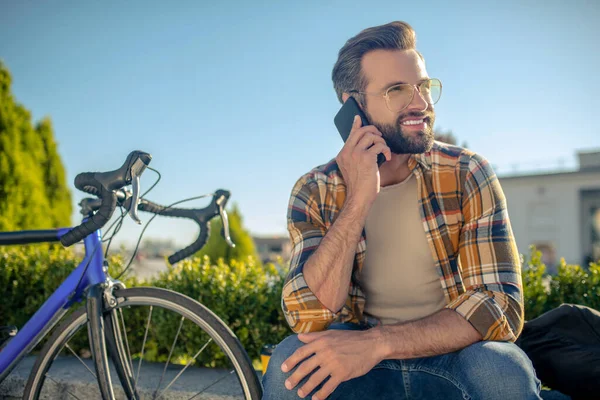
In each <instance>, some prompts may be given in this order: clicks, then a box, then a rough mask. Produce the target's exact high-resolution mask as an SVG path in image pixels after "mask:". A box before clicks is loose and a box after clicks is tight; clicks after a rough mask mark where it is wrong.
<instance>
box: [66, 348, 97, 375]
mask: <svg viewBox="0 0 600 400" xmlns="http://www.w3.org/2000/svg"><path fill="white" fill-rule="evenodd" d="M65 347H66V348H67V349H69V351H70V352H71V353H73V355H74V356H75V357H77V359H78V360H79V362H80V363H82V364H83V366H84V367H85V369H87V370H88V371H90V374H92V376H93V377H94V378H96V374H95V373H94V372H93V371H92V370H91V369H90V367H88V366H87V365H86V364H85V363H84V362H83V360H82V359H81V358H80V357H79V356H78V355H77V353H75V352H74V351H73V349H72V348H71V346H69V343H67V344H65ZM96 379H97V378H96Z"/></svg>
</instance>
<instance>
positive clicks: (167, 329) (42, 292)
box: [0, 245, 291, 367]
mask: <svg viewBox="0 0 600 400" xmlns="http://www.w3.org/2000/svg"><path fill="white" fill-rule="evenodd" d="M80 260H81V255H77V254H75V252H74V251H73V250H71V249H64V248H62V247H60V246H56V245H52V246H48V245H36V246H8V247H0V285H1V287H4V288H5V290H4V298H3V299H2V301H1V302H0V325H16V326H18V327H22V326H23V325H24V324H25V322H27V320H28V319H29V318H30V317H31V316H32V315H33V314H34V313H35V311H36V310H37V309H38V308H39V307H40V306H41V305H42V304H43V302H44V301H45V300H46V299H47V298H48V297H49V296H50V295H51V294H52V293H53V292H54V291H55V290H56V289H57V288H58V286H59V285H60V283H61V282H62V281H63V280H64V279H65V278H66V277H67V276H68V275H69V274H70V273H71V272H72V271H73V270H74V269H75V268H76V267H77V265H78V264H79V262H80ZM109 263H110V268H109V270H110V273H111V275H112V276H117V274H118V273H119V271H121V270H122V268H123V260H122V258H120V257H119V256H113V257H111V258H110V260H109ZM283 279H284V274H283V272H280V271H279V270H277V268H276V267H275V266H274V265H272V264H266V265H261V264H258V263H255V262H254V261H253V259H252V258H248V261H245V262H241V261H235V260H232V261H231V262H230V263H229V264H227V263H225V262H224V261H223V260H219V261H218V262H217V263H211V262H210V261H209V259H208V257H204V258H193V259H191V260H185V261H182V262H181V263H179V264H177V265H176V266H174V267H169V268H168V269H167V270H166V271H165V272H163V273H162V274H160V275H159V276H158V277H157V278H155V279H152V280H150V281H147V282H141V281H138V280H137V279H136V278H135V277H128V278H126V279H124V280H123V279H122V281H124V283H125V285H126V286H127V287H133V286H141V285H143V286H157V287H163V288H166V289H170V290H173V291H176V292H180V293H183V294H185V295H187V296H189V297H191V298H193V299H195V300H198V301H200V302H201V303H202V304H203V305H205V306H206V307H208V308H209V309H210V310H211V311H212V312H214V313H215V314H217V315H218V316H219V317H220V318H221V319H223V320H224V321H225V323H226V324H227V325H228V326H229V327H230V328H231V329H232V330H233V332H234V333H235V334H236V335H237V336H238V338H239V339H240V341H241V343H242V345H243V346H244V348H245V349H246V351H247V352H248V354H249V355H250V357H251V358H253V359H258V358H259V354H260V348H261V347H262V345H264V344H267V343H278V342H279V341H281V340H283V338H285V337H286V336H287V335H289V334H290V333H291V331H290V330H289V328H288V327H287V324H286V323H285V320H284V317H283V314H282V311H281V306H280V298H281V288H282V285H283ZM148 311H149V308H140V307H132V308H131V309H125V310H124V311H123V313H124V317H125V320H126V326H127V334H128V337H129V339H130V344H132V345H133V346H136V345H137V346H139V348H137V347H134V348H132V349H131V353H132V355H133V356H134V358H135V356H136V355H139V354H141V351H142V349H141V343H142V342H143V336H144V327H145V324H146V321H147V318H148ZM179 322H180V320H179V319H178V318H176V316H175V315H174V314H173V313H164V312H161V311H160V310H158V309H154V311H153V314H152V325H151V328H152V329H151V332H150V333H149V335H148V338H147V341H146V346H145V349H144V359H146V360H148V361H165V360H166V359H167V357H168V351H169V349H170V348H171V344H172V341H173V338H174V337H175V334H176V331H177V329H178V326H179ZM181 335H183V337H185V339H186V340H180V341H179V343H178V346H177V347H176V348H175V350H174V355H173V359H174V360H179V361H180V362H186V361H187V359H185V356H189V355H193V354H195V353H196V351H198V350H199V348H200V347H201V346H202V345H203V344H204V343H206V340H207V338H206V337H205V336H203V333H202V332H201V331H199V330H198V329H197V328H196V327H195V326H193V325H192V324H189V326H188V325H186V326H184V329H182V331H181ZM69 344H70V346H71V348H73V350H74V351H76V352H77V353H79V354H85V353H87V354H89V352H88V351H87V350H86V349H87V348H88V344H87V336H86V335H85V332H82V333H81V334H79V333H78V334H77V335H75V336H74V337H73V338H72V339H71V340H70V342H69ZM197 361H198V362H199V363H200V364H201V365H206V366H213V367H216V366H223V365H224V353H222V352H221V351H220V350H219V349H217V348H216V347H214V345H212V344H211V345H210V346H209V347H208V348H207V349H206V350H205V351H204V352H203V353H202V354H201V355H200V356H199V357H198V359H197Z"/></svg>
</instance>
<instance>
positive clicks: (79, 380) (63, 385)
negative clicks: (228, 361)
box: [0, 357, 244, 400]
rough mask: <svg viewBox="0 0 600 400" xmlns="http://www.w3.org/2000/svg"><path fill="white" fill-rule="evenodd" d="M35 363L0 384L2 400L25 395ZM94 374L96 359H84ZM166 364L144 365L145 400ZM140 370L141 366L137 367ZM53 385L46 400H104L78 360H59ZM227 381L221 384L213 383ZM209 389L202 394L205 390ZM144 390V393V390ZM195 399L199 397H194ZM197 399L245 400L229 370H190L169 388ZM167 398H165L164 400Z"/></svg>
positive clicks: (171, 372)
mask: <svg viewBox="0 0 600 400" xmlns="http://www.w3.org/2000/svg"><path fill="white" fill-rule="evenodd" d="M34 362H35V357H26V358H25V359H23V360H22V361H21V363H20V364H19V365H18V366H17V368H15V370H13V372H12V373H11V374H10V375H9V376H8V377H7V378H6V379H5V381H4V382H2V384H1V385H0V399H2V400H16V399H21V398H22V396H23V389H24V387H25V384H26V383H27V378H28V376H29V371H30V370H31V367H32V366H33V364H34ZM84 362H85V363H86V365H87V366H88V367H89V368H90V369H91V370H92V371H94V366H93V364H92V360H89V359H88V360H84ZM163 368H164V364H142V370H141V373H140V382H139V385H138V391H139V392H140V394H141V396H142V398H152V394H153V393H154V391H155V389H156V387H157V386H158V383H159V381H160V378H161V376H162V373H163ZM181 368H182V367H181V366H170V367H169V368H168V369H167V372H166V374H165V378H164V380H163V382H162V384H161V388H163V389H164V388H165V386H166V385H167V384H168V383H169V382H170V381H171V380H172V379H173V378H174V377H175V376H176V375H177V373H178V372H179V371H180V370H181ZM134 369H135V370H136V371H137V363H135V364H134ZM50 372H51V377H52V382H48V380H47V381H46V383H45V384H44V393H42V396H40V398H42V399H56V400H58V399H73V400H74V399H81V400H84V399H85V400H88V399H90V400H91V399H100V392H99V390H98V384H97V383H96V381H95V378H94V377H93V376H92V374H91V373H90V372H89V371H88V370H87V369H86V368H85V367H84V366H83V365H81V363H80V362H79V361H78V360H77V359H76V358H74V357H63V358H58V359H56V360H55V362H54V364H53V365H52V369H51V371H50ZM220 378H223V379H222V380H221V381H219V382H218V383H217V384H215V385H213V386H210V387H208V386H209V385H210V384H211V383H213V382H215V381H217V380H218V379H220ZM112 379H113V382H114V381H116V382H118V378H117V376H116V374H113V375H112ZM205 387H208V389H207V390H206V391H205V392H203V393H202V394H198V392H200V391H201V390H202V389H203V388H205ZM140 389H141V390H140ZM119 392H120V393H115V395H116V396H117V399H126V397H125V395H124V393H123V392H122V390H121V389H120V387H119ZM194 396H195V397H194ZM192 397H193V398H194V400H234V399H235V400H238V399H243V398H244V396H243V395H242V392H241V387H240V385H239V383H238V381H237V377H236V375H235V374H229V371H226V370H218V369H210V368H191V367H190V368H188V369H187V370H186V371H185V372H184V373H183V374H182V375H181V377H179V379H178V380H177V381H176V382H175V383H174V384H173V386H171V388H170V389H169V396H168V399H186V400H187V399H190V398H192ZM165 398H167V397H165V396H163V397H161V399H165Z"/></svg>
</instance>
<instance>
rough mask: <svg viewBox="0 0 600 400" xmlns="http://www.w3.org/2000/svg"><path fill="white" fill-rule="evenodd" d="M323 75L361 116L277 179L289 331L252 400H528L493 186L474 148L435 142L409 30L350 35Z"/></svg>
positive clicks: (513, 272)
mask: <svg viewBox="0 0 600 400" xmlns="http://www.w3.org/2000/svg"><path fill="white" fill-rule="evenodd" d="M332 78H333V84H334V88H335V90H336V92H337V95H338V98H339V100H340V102H342V103H343V102H345V101H346V100H347V99H348V98H349V97H350V96H352V97H354V98H355V99H356V100H357V102H358V103H359V104H360V106H361V108H362V110H363V111H364V112H365V114H366V116H367V118H368V119H369V121H370V122H371V123H372V125H368V126H361V122H360V119H359V118H355V120H354V125H353V128H352V131H351V133H350V136H349V138H348V140H347V141H346V143H345V144H344V147H343V148H342V150H341V151H340V153H339V154H338V155H337V157H336V158H335V159H334V160H331V161H330V162H329V163H327V164H325V165H321V166H319V167H316V168H315V169H313V170H312V171H310V172H309V173H307V174H305V175H304V176H302V177H301V178H300V179H299V180H298V182H297V183H296V185H295V186H294V188H293V190H292V194H291V199H290V203H289V209H288V228H289V232H290V236H291V239H292V242H293V252H292V259H291V262H290V272H289V275H288V277H287V279H286V283H285V285H284V288H283V294H282V306H283V310H284V313H285V316H286V319H287V321H288V323H289V325H290V327H291V328H292V329H293V330H294V332H297V333H298V334H297V335H292V336H290V337H288V338H286V339H285V340H284V341H283V342H281V343H280V344H279V345H278V346H277V349H276V350H275V352H274V354H273V356H272V357H271V361H270V363H269V368H268V370H267V372H266V374H265V376H264V378H263V385H264V389H265V397H264V398H265V399H269V400H270V399H297V398H305V397H308V398H312V399H320V400H323V399H325V398H329V399H345V400H347V399H369V398H372V399H404V398H412V399H440V398H444V399H486V400H490V399H511V400H516V399H538V398H540V397H539V390H540V382H539V380H538V379H537V378H536V376H535V373H534V370H533V367H532V365H531V362H530V361H529V360H528V358H527V356H526V355H525V354H524V353H523V352H522V351H521V350H520V349H519V348H518V347H517V346H516V345H515V344H514V343H513V342H514V341H515V340H516V338H517V336H518V335H519V333H520V332H521V329H522V327H523V292H522V282H521V270H520V261H519V255H518V252H517V248H516V244H515V240H514V238H513V234H512V230H511V227H510V222H509V219H508V214H507V208H506V200H505V198H504V194H503V192H502V189H501V187H500V184H499V182H498V179H497V178H496V176H495V174H494V172H493V170H492V168H491V166H490V165H489V163H488V162H487V161H486V160H485V159H484V158H483V157H481V156H479V155H478V154H476V153H474V152H472V151H469V150H466V149H463V148H459V147H455V146H449V145H445V144H443V143H438V142H435V141H434V136H433V124H434V120H435V113H434V108H433V105H434V104H435V103H436V102H437V101H438V100H439V98H440V96H441V82H440V81H439V80H437V79H434V78H430V77H429V76H428V74H427V70H426V67H425V61H424V58H423V56H422V55H421V54H420V53H419V52H417V50H416V48H415V33H414V31H413V29H412V28H411V27H410V25H408V24H406V23H404V22H392V23H389V24H386V25H382V26H376V27H372V28H369V29H366V30H364V31H362V32H360V33H359V34H358V35H356V36H355V37H353V38H351V39H350V40H348V42H347V43H346V44H345V45H344V47H342V49H341V50H340V52H339V56H338V60H337V62H336V64H335V66H334V68H333V74H332ZM332 134H333V133H332ZM379 153H383V154H384V155H385V158H386V162H385V163H383V164H382V165H381V167H380V168H378V167H377V162H376V160H377V155H378V154H379Z"/></svg>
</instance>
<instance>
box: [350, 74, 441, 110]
mask: <svg viewBox="0 0 600 400" xmlns="http://www.w3.org/2000/svg"><path fill="white" fill-rule="evenodd" d="M432 80H436V81H438V82H439V83H440V97H439V98H438V99H437V100H436V101H435V102H434V103H430V102H428V101H427V100H425V98H424V97H423V95H422V94H421V90H420V89H419V86H421V85H422V84H423V83H425V82H427V81H432ZM402 85H409V86H410V87H411V88H412V95H411V96H410V100H409V101H408V103H406V105H405V106H404V108H402V109H400V110H397V111H394V110H392V109H391V108H390V96H389V95H388V92H389V91H390V90H391V89H392V88H395V87H398V86H402ZM415 92H419V96H421V98H422V99H423V100H425V102H426V103H427V104H429V105H434V104H437V102H438V101H440V98H442V81H441V80H439V79H438V78H427V79H424V80H422V81H421V82H420V83H418V84H416V85H415V84H412V83H397V84H395V85H392V86H390V87H388V88H387V89H385V91H382V92H379V93H374V92H360V91H358V90H356V89H352V90H349V91H348V94H351V93H358V94H369V95H371V96H382V97H383V98H384V99H385V106H386V107H387V109H388V110H390V111H391V112H401V111H404V110H406V108H408V106H410V103H412V101H413V100H414V98H415Z"/></svg>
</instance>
